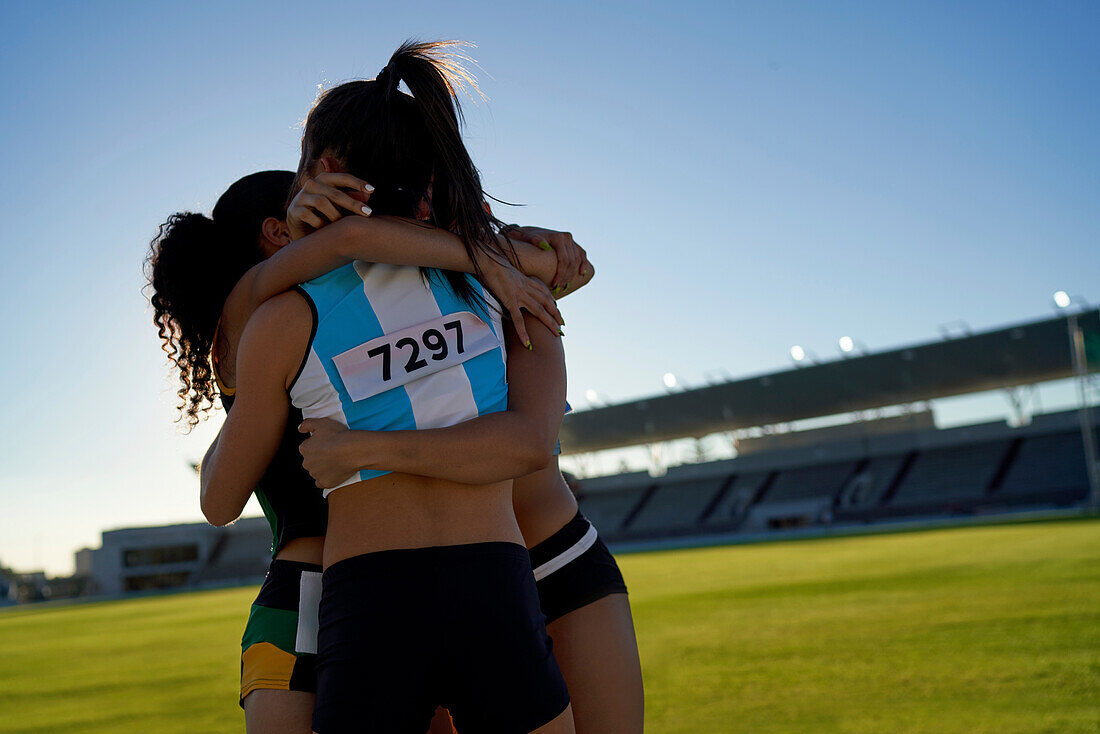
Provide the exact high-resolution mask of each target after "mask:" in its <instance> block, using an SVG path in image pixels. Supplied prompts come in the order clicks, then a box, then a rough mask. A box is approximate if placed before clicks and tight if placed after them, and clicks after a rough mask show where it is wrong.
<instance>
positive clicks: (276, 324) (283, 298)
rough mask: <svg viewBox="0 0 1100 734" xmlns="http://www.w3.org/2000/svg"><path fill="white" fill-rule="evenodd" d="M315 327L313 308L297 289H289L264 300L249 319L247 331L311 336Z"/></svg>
mask: <svg viewBox="0 0 1100 734" xmlns="http://www.w3.org/2000/svg"><path fill="white" fill-rule="evenodd" d="M312 329H313V309H312V308H311V307H310V304H309V302H308V301H307V300H306V297H305V296H304V295H302V293H300V292H299V291H297V290H292V291H287V292H285V293H280V294H279V295H277V296H275V297H273V298H269V299H267V300H266V301H264V302H263V303H262V304H261V305H260V307H259V308H257V309H256V311H255V312H254V313H253V314H252V316H251V318H249V319H248V326H247V327H245V333H246V334H248V333H263V334H271V335H273V336H275V335H283V336H284V338H289V339H291V340H293V339H294V338H295V337H296V336H299V335H301V336H304V337H306V338H308V337H309V333H310V331H312Z"/></svg>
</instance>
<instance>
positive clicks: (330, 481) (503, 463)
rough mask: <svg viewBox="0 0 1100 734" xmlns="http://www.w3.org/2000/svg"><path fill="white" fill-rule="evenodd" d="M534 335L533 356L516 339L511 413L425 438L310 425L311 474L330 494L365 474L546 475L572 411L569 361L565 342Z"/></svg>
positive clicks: (486, 479) (475, 478)
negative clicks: (377, 471)
mask: <svg viewBox="0 0 1100 734" xmlns="http://www.w3.org/2000/svg"><path fill="white" fill-rule="evenodd" d="M528 328H529V330H530V333H531V338H532V341H533V342H534V344H533V346H534V349H533V350H527V349H523V348H521V347H520V345H519V344H518V343H516V340H515V339H511V338H510V341H511V342H512V343H510V344H509V352H508V354H509V356H508V410H506V411H501V412H499V413H490V414H489V415H484V416H481V417H480V418H475V419H473V420H470V421H466V422H465V423H460V424H458V425H456V426H450V427H448V428H436V429H429V430H423V431H349V430H347V429H346V428H344V427H343V426H341V425H340V424H338V423H336V422H335V421H305V422H303V424H302V430H303V431H304V432H307V433H312V437H311V438H309V439H307V440H306V441H305V442H304V443H303V444H302V446H301V451H302V456H303V464H304V465H305V467H306V469H307V470H308V471H309V472H310V473H311V474H313V476H314V479H316V480H317V481H318V484H319V485H320V486H322V487H328V486H333V485H334V484H337V483H339V482H341V481H343V480H344V479H345V478H347V476H348V475H350V474H353V473H354V472H355V471H356V470H358V469H383V470H389V471H398V472H403V473H406V474H418V475H420V476H427V477H437V478H440V479H448V480H451V481H455V482H462V483H465V484H488V483H490V482H499V481H503V480H505V479H511V478H513V477H519V476H524V475H526V474H530V473H531V472H534V471H538V470H539V469H542V468H543V467H545V466H546V465H547V464H548V463H549V462H550V457H551V455H552V452H553V449H554V443H555V441H556V440H557V436H558V429H559V428H560V427H561V419H562V414H563V413H564V411H565V378H566V375H565V355H564V352H563V350H562V346H561V340H560V339H557V338H556V337H555V336H554V335H552V334H550V333H549V332H548V331H547V330H546V329H544V328H541V327H539V326H538V325H537V324H535V323H534V322H533V321H532V322H531V323H529V324H528ZM509 337H511V334H510V333H509Z"/></svg>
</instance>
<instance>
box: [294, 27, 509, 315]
mask: <svg viewBox="0 0 1100 734" xmlns="http://www.w3.org/2000/svg"><path fill="white" fill-rule="evenodd" d="M461 47H462V44H460V43H458V42H456V41H414V40H409V41H405V43H403V44H401V47H400V48H398V49H397V51H395V52H394V54H393V56H391V57H390V60H389V63H388V64H386V66H385V68H383V69H382V71H381V72H380V73H379V74H378V76H377V77H376V78H375V79H372V80H369V81H352V82H347V83H344V84H341V85H339V86H336V87H333V88H332V89H329V90H327V91H326V92H324V93H323V94H321V95H320V97H318V99H317V103H316V104H315V105H314V107H313V109H312V110H311V111H310V113H309V117H308V118H307V120H306V124H305V131H304V133H303V135H302V158H301V161H300V162H299V165H298V175H299V178H302V177H304V176H305V175H307V174H308V173H309V171H310V169H311V167H312V166H313V165H314V164H315V163H316V162H317V161H318V160H320V159H321V158H322V157H324V156H332V157H333V158H336V159H337V160H339V161H341V162H342V163H343V164H344V165H345V166H346V167H347V170H348V172H349V173H352V174H354V175H356V176H358V177H359V178H362V179H363V180H365V181H370V182H371V184H372V185H373V186H374V187H375V190H374V193H373V194H372V195H371V202H370V204H371V208H372V209H373V210H374V211H375V213H377V214H393V215H397V216H403V217H413V218H416V217H417V215H418V211H419V207H420V206H421V204H422V202H424V201H427V202H428V203H429V205H430V215H429V221H430V222H431V223H432V224H435V225H436V226H438V227H443V228H445V229H449V230H451V231H452V232H454V233H455V234H457V235H458V236H459V237H461V238H462V242H463V244H464V245H465V246H466V252H467V253H468V254H469V255H470V259H471V260H473V261H474V263H475V266H476V263H477V262H478V259H477V257H476V255H477V253H478V251H482V252H496V251H497V250H496V248H495V247H494V246H493V245H492V244H490V243H495V242H496V233H497V231H498V230H499V228H500V226H501V224H502V223H501V222H500V220H498V219H496V217H494V216H493V215H492V214H491V213H490V211H489V210H488V208H487V207H486V206H485V194H484V192H483V191H482V188H481V176H480V175H479V174H478V170H477V168H476V167H475V166H474V163H473V161H472V160H471V159H470V154H469V152H468V151H467V150H466V145H465V144H464V143H463V142H462V134H461V130H460V124H461V122H462V121H463V118H462V107H461V105H460V104H459V101H458V96H457V92H458V90H459V89H461V88H462V87H464V86H470V87H473V88H474V89H476V82H475V81H474V79H473V77H472V76H471V75H470V74H469V72H468V71H467V70H466V69H465V68H464V67H463V66H462V64H461V61H462V60H466V58H467V57H465V56H464V55H463V54H461V53H460V50H461ZM401 82H404V83H405V84H406V86H407V87H408V88H409V91H410V92H412V96H410V95H408V94H405V93H404V92H402V91H401V90H400V89H399V88H398V87H399V84H400V83H401ZM480 274H481V273H480V269H478V275H480ZM444 275H445V276H446V278H447V280H448V281H449V283H450V285H451V287H452V289H453V290H454V291H455V293H456V294H457V295H458V296H459V297H461V298H463V299H464V300H465V301H467V302H468V303H471V304H474V303H480V302H481V298H480V296H479V294H478V293H477V292H476V291H475V290H474V289H473V288H472V287H471V285H470V283H469V281H468V280H467V279H466V278H465V277H464V276H462V275H460V274H458V273H450V272H445V273H444Z"/></svg>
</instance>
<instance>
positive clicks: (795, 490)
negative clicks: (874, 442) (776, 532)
mask: <svg viewBox="0 0 1100 734" xmlns="http://www.w3.org/2000/svg"><path fill="white" fill-rule="evenodd" d="M856 466H857V465H856V463H855V462H842V463H835V464H824V465H821V466H806V467H799V468H797V469H790V470H788V471H783V472H780V473H779V474H778V475H777V476H776V478H775V481H774V482H772V484H771V486H770V487H768V489H767V491H766V492H765V493H764V495H763V497H762V498H761V499H760V501H759V502H758V503H757V504H756V505H755V506H754V507H753V508H752V509H751V510H750V511H749V514H748V517H747V518H746V520H745V523H744V528H745V529H746V530H768V529H775V528H783V527H795V526H801V525H809V524H813V523H814V522H817V521H818V520H819V519H821V518H822V517H823V516H824V513H827V512H831V508H832V506H833V504H834V502H835V500H836V496H837V494H838V493H839V492H840V490H841V489H842V488H843V487H844V484H845V482H846V481H847V480H848V479H849V478H850V477H851V476H852V475H853V474H854V472H855V469H856Z"/></svg>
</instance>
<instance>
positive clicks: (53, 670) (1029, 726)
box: [0, 520, 1100, 734]
mask: <svg viewBox="0 0 1100 734" xmlns="http://www.w3.org/2000/svg"><path fill="white" fill-rule="evenodd" d="M620 561H621V564H622V567H623V571H624V573H625V574H626V577H627V581H628V583H629V584H630V587H631V594H632V599H633V604H634V612H635V618H636V622H637V628H638V637H639V642H640V645H641V651H642V662H643V667H644V673H645V679H646V693H647V731H649V732H656V733H659V734H664V733H671V732H684V733H687V732H691V733H692V734H709V733H710V732H875V734H880V733H883V732H944V733H947V732H960V733H961V732H966V733H967V734H973V733H975V732H996V733H997V734H1011V733H1012V732H1052V733H1054V732H1057V733H1058V734H1062V733H1064V732H1096V731H1098V730H1100V521H1096V520H1078V521H1062V522H1050V523H1034V524H1020V525H1000V526H984V527H971V528H962V529H952V530H937V531H926V532H914V533H905V534H897V535H882V536H868V537H851V538H838V539H827V540H813V541H802V542H788V543H774V544H763V545H748V546H733V547H725V548H710V549H700V550H681V551H669V552H659V553H646V554H636V555H627V556H623V557H622V558H621V559H620ZM254 591H255V590H254V589H252V588H242V589H231V590H225V591H215V592H200V593H190V594H180V595H173V596H161V597H151V598H144V599H136V600H131V601H122V602H102V603H92V604H78V605H72V606H68V607H53V608H37V609H35V608H17V609H10V610H6V611H4V612H0V732H21V733H22V732H26V733H28V734H29V733H30V732H35V733H36V734H37V733H40V732H72V733H74V734H75V733H78V732H112V733H113V734H122V733H125V732H142V733H143V734H145V733H148V732H158V733H161V732H164V733H166V732H188V733H189V734H190V733H194V732H223V731H225V732H228V731H242V730H243V716H242V714H241V711H240V709H238V708H237V705H236V686H237V674H238V662H237V661H238V658H237V653H238V645H239V639H240V633H241V629H242V627H243V625H244V620H245V615H246V614H247V610H248V605H249V603H250V602H251V599H252V596H253V594H254Z"/></svg>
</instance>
